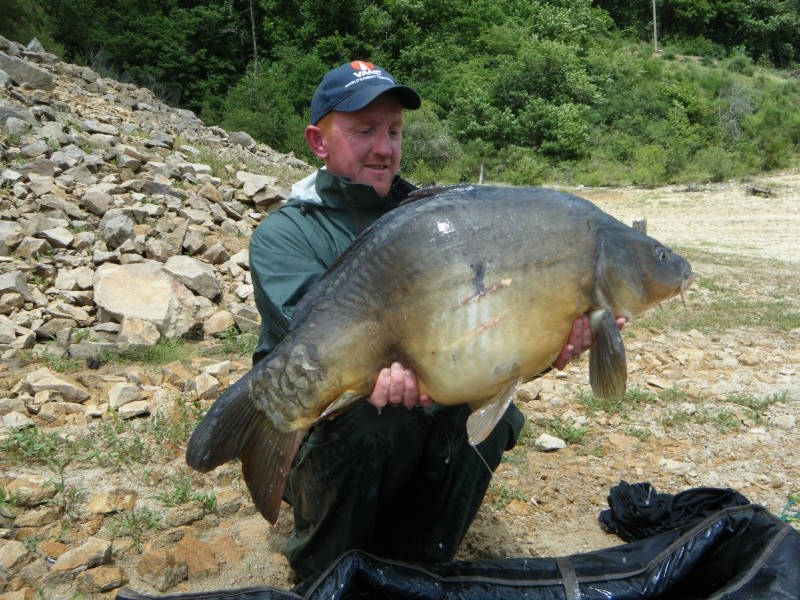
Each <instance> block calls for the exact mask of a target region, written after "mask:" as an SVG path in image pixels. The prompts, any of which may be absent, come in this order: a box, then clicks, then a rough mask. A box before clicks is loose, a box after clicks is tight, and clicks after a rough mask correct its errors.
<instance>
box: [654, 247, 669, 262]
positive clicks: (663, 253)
mask: <svg viewBox="0 0 800 600" xmlns="http://www.w3.org/2000/svg"><path fill="white" fill-rule="evenodd" d="M653 250H654V252H655V255H656V258H657V259H658V260H667V259H668V258H669V253H670V250H669V248H664V246H656V247H655V248H654V249H653Z"/></svg>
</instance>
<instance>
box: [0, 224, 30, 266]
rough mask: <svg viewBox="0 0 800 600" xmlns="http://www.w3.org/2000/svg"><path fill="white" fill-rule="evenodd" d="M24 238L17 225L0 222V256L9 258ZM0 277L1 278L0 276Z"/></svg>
mask: <svg viewBox="0 0 800 600" xmlns="http://www.w3.org/2000/svg"><path fill="white" fill-rule="evenodd" d="M24 237H25V234H24V233H23V231H22V228H21V227H20V226H19V225H18V224H17V223H15V222H13V221H2V220H0V256H10V255H11V253H12V252H13V250H14V248H16V247H17V246H18V245H19V244H20V242H22V240H23V238H24ZM1 277H3V276H2V275H0V278H1Z"/></svg>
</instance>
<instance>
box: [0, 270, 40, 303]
mask: <svg viewBox="0 0 800 600" xmlns="http://www.w3.org/2000/svg"><path fill="white" fill-rule="evenodd" d="M6 292H16V293H18V294H19V295H21V296H22V297H23V298H24V299H25V301H26V302H31V301H32V300H33V297H32V296H31V291H30V289H29V288H28V284H27V282H26V281H25V276H24V275H23V274H22V272H21V271H11V272H10V273H3V274H0V295H1V294H5V293H6Z"/></svg>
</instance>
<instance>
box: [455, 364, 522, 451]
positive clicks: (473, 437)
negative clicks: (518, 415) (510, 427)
mask: <svg viewBox="0 0 800 600" xmlns="http://www.w3.org/2000/svg"><path fill="white" fill-rule="evenodd" d="M519 384H520V380H519V379H515V380H514V381H512V382H511V383H509V384H508V385H506V386H505V387H504V388H503V389H501V390H500V391H499V392H498V393H497V394H496V395H495V396H494V397H492V398H491V399H490V400H488V401H486V402H482V403H481V404H480V405H479V406H478V407H473V406H472V403H471V404H470V407H471V408H473V413H472V414H471V415H470V416H469V417H468V418H467V438H468V440H469V443H470V444H471V445H472V446H477V445H478V444H480V443H481V442H482V441H483V440H485V439H486V438H487V437H489V434H490V433H492V430H493V429H494V428H495V426H496V425H497V423H499V422H500V419H502V418H503V415H504V414H505V413H506V410H507V409H508V405H509V404H511V401H512V400H513V399H514V396H515V395H516V393H517V387H519Z"/></svg>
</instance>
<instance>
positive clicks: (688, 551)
mask: <svg viewBox="0 0 800 600" xmlns="http://www.w3.org/2000/svg"><path fill="white" fill-rule="evenodd" d="M623 484H624V485H626V486H627V485H628V484H625V482H622V483H621V484H620V486H617V488H615V490H617V491H620V490H619V488H620V487H621V486H622V485H623ZM635 485H640V484H635ZM629 487H630V489H625V490H624V491H625V493H626V494H627V493H628V492H630V491H634V492H635V491H637V490H635V489H633V487H631V486H629ZM613 491H614V490H612V496H611V497H609V501H610V504H611V505H612V508H613V506H614V504H613V502H611V501H612V499H613ZM638 491H642V490H638ZM649 491H650V492H653V490H652V489H650V490H649ZM705 491H707V490H705ZM723 492H729V490H724V491H723ZM623 495H625V494H623ZM742 498H743V497H739V498H735V499H734V501H733V502H732V504H738V501H740V500H741V499H742ZM703 500H704V501H706V500H708V497H704V498H703ZM705 506H706V508H707V507H708V506H709V505H708V504H705ZM662 512H663V511H662ZM628 516H630V515H628ZM661 516H662V517H663V514H662V515H661ZM694 516H696V514H695V515H694ZM651 517H652V515H648V516H646V518H648V519H651ZM608 519H609V515H608V514H607V515H606V520H607V521H608ZM611 520H612V521H613V518H612V519H611ZM651 520H652V519H651ZM601 521H602V518H601ZM662 521H663V519H662ZM663 522H664V524H665V525H666V524H667V522H668V520H666V521H663ZM603 524H604V526H605V527H606V528H608V523H603ZM612 529H613V527H612ZM156 598H157V599H158V600H169V599H175V600H177V599H192V598H194V599H198V600H199V599H202V600H285V599H298V598H303V599H308V600H312V599H313V600H322V599H325V600H362V599H363V600H367V599H390V600H405V599H412V598H413V599H417V600H434V599H435V600H484V599H491V598H497V599H502V600H517V599H523V598H525V599H527V600H595V599H596V600H612V599H613V600H627V599H634V598H635V599H637V600H638V599H644V598H647V599H659V600H667V599H669V600H700V599H703V600H712V599H713V600H745V599H747V600H753V599H759V600H760V599H764V600H781V599H786V600H788V599H791V600H797V599H798V598H800V532H798V531H796V530H795V529H793V528H792V527H791V526H790V525H789V524H788V523H784V522H783V521H781V520H780V519H779V518H778V517H776V516H774V515H772V514H771V513H770V512H769V511H767V510H766V509H765V508H763V507H761V506H758V505H754V504H745V505H734V506H731V507H729V508H724V509H723V510H720V511H718V512H715V513H714V514H712V515H711V516H707V517H705V518H702V519H701V520H698V521H694V522H693V523H689V524H686V525H683V526H681V527H678V528H676V529H670V530H668V531H663V532H662V533H659V534H657V535H653V536H651V537H647V538H645V539H641V540H638V541H635V542H631V543H628V544H623V545H620V546H615V547H612V548H607V549H604V550H598V551H595V552H587V553H585V554H574V555H572V556H567V557H562V558H508V559H499V560H481V561H461V562H453V563H448V564H443V565H436V566H431V567H425V568H422V567H418V566H414V565H410V564H406V563H399V562H394V561H390V560H382V559H378V558H376V557H374V556H372V555H370V554H366V553H364V552H360V551H353V552H348V553H346V554H344V555H342V556H341V557H340V558H339V559H337V560H336V561H335V562H334V563H333V564H332V565H330V566H329V567H328V569H326V570H325V571H324V572H323V573H322V574H321V575H320V576H319V577H317V578H316V579H315V580H313V581H308V580H307V581H306V582H304V583H302V584H300V586H298V587H296V588H294V589H293V590H291V591H289V590H280V589H277V588H273V587H254V588H244V589H238V590H223V591H209V592H200V593H192V594H178V595H168V596H148V595H143V594H137V593H136V592H133V591H131V590H127V589H123V590H121V591H120V592H119V593H118V594H117V600H154V599H156Z"/></svg>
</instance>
